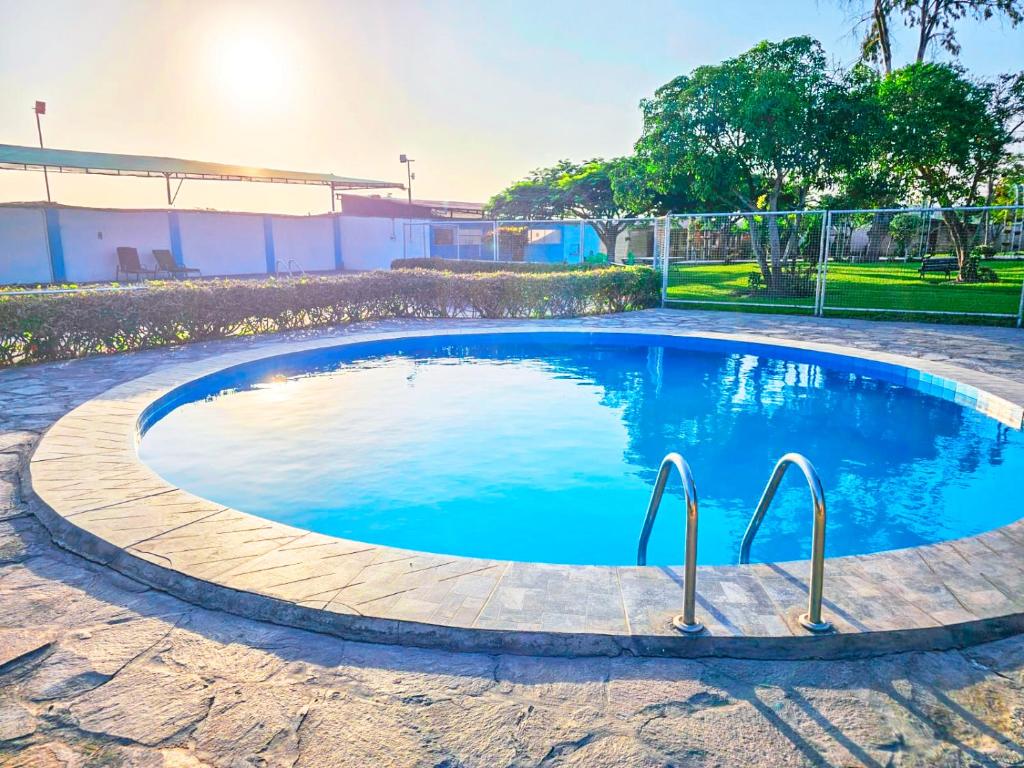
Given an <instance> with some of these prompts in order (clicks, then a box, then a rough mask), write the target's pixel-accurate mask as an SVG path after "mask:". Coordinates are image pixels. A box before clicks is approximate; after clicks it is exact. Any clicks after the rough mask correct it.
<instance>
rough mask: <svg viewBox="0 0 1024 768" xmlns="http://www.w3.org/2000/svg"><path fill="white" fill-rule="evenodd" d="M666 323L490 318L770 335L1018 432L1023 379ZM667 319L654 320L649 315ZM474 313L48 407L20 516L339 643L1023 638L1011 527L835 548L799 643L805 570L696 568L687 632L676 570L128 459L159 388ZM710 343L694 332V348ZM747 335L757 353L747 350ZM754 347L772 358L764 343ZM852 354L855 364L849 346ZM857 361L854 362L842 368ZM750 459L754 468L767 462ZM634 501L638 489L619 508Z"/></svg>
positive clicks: (150, 578) (922, 642)
mask: <svg viewBox="0 0 1024 768" xmlns="http://www.w3.org/2000/svg"><path fill="white" fill-rule="evenodd" d="M679 320H680V317H679V316H673V315H664V314H663V315H649V314H648V315H642V314H633V315H623V316H619V317H606V318H599V319H596V320H591V321H589V322H581V321H579V320H559V321H554V322H533V323H527V324H523V323H518V324H517V323H514V322H506V323H502V324H500V325H499V326H498V327H500V328H501V329H502V330H503V331H505V332H512V333H524V332H530V331H533V332H539V331H545V330H547V331H550V330H552V329H555V330H558V331H560V332H562V334H566V333H572V334H575V335H579V334H580V332H581V331H584V332H587V331H592V330H593V329H595V328H599V329H601V331H602V333H603V334H605V335H608V334H612V333H622V332H627V333H630V334H633V335H634V336H635V335H636V334H642V333H643V334H649V333H652V332H653V333H656V334H658V338H665V335H666V334H671V335H672V336H673V337H676V338H678V339H680V341H678V342H677V343H699V344H708V343H714V344H719V345H722V344H724V345H726V348H728V349H735V348H737V347H736V345H738V344H741V345H744V347H743V348H745V349H748V350H751V351H753V350H755V349H757V350H761V349H762V348H763V347H764V345H765V344H771V343H772V342H773V340H775V341H776V342H778V343H781V344H784V345H786V346H785V347H784V349H785V353H788V354H791V353H793V349H794V348H797V347H799V348H801V349H802V350H804V352H803V354H808V355H812V357H811V358H810V359H817V360H823V361H824V362H823V364H826V365H827V364H828V360H827V358H822V357H821V356H822V355H828V354H832V355H835V354H840V355H843V356H842V357H840V358H838V359H837V361H836V362H835V363H834V364H844V365H854V366H859V367H860V369H861V370H863V372H865V373H867V374H870V375H874V376H878V377H884V378H887V379H889V380H892V381H897V382H899V383H901V384H905V385H906V386H912V387H915V388H919V389H922V390H923V391H925V392H928V393H929V394H932V395H934V396H939V397H945V398H947V399H950V400H956V401H957V402H961V403H963V404H964V405H969V406H971V407H975V408H977V409H978V410H980V411H983V412H985V413H987V414H989V415H991V416H992V417H994V418H998V419H1000V420H1001V421H1003V422H1005V423H1006V424H1008V425H1011V426H1013V427H1014V428H1020V426H1021V422H1022V418H1024V415H1022V408H1021V406H1020V405H1019V404H1018V403H1024V383H1022V382H1019V381H1015V380H1013V379H1010V378H1007V377H997V376H992V375H990V374H987V373H985V372H979V371H976V370H972V369H968V368H963V367H958V366H955V365H952V364H950V363H949V362H944V361H937V360H922V359H920V358H911V357H907V356H897V355H892V354H891V353H883V352H877V351H866V350H851V349H850V348H849V347H848V346H840V345H836V344H820V343H815V342H808V341H806V340H804V339H801V338H784V339H778V338H777V337H773V336H766V335H764V334H756V333H728V334H726V333H722V332H720V331H715V332H711V331H708V330H706V329H705V330H701V333H700V336H701V337H700V338H699V339H698V340H697V341H693V340H691V341H689V342H687V341H686V338H685V337H686V336H687V335H692V329H690V328H689V327H687V326H686V325H683V324H681V323H680V322H679ZM666 321H667V322H666ZM494 327H495V326H494V324H493V323H491V324H486V323H485V324H479V323H476V322H473V321H461V322H455V323H424V324H420V326H418V327H414V328H406V329H404V330H402V331H400V332H397V333H396V332H395V331H390V332H389V331H385V330H382V329H373V328H367V327H359V328H353V329H349V330H348V332H347V333H346V334H345V335H344V338H342V339H339V338H338V337H337V336H331V335H329V334H322V335H321V336H320V337H318V338H311V339H305V340H299V341H289V340H280V341H278V342H277V343H276V344H273V345H272V346H269V347H267V346H262V347H260V348H256V349H242V350H236V351H232V352H230V353H228V354H222V355H212V356H208V357H206V358H203V359H201V360H196V361H191V362H188V363H178V364H177V365H166V366H161V367H160V368H159V369H158V370H156V371H154V372H153V373H150V374H147V375H145V376H141V377H138V378H134V379H131V380H130V381H128V382H125V383H124V384H121V385H119V386H116V387H113V388H111V389H108V390H106V391H105V392H103V393H102V394H100V395H99V396H98V397H96V398H94V399H92V400H90V401H88V402H86V403H85V404H83V405H81V406H79V407H78V408H76V409H74V410H73V411H71V412H70V413H68V414H66V415H65V416H63V417H62V418H61V419H60V420H59V421H57V423H56V424H54V425H53V426H52V427H51V428H50V430H49V431H48V432H47V434H46V436H45V438H44V439H43V440H42V441H41V442H40V444H39V446H38V447H37V449H36V451H35V453H34V455H33V457H32V460H31V464H30V476H31V485H32V489H33V491H34V492H35V494H36V495H37V496H38V497H39V498H40V499H41V500H42V502H43V504H41V505H39V507H38V508H37V510H36V513H37V515H38V516H39V517H40V519H41V520H42V522H43V523H44V525H46V527H47V528H48V529H49V531H50V533H51V534H52V535H53V536H54V539H55V540H56V541H57V542H58V543H60V544H61V545H63V546H65V547H67V548H68V549H70V550H72V551H74V552H77V553H79V554H82V555H84V556H86V557H88V558H90V559H93V560H96V561H98V562H102V563H106V564H108V565H110V566H111V567H113V568H115V569H116V570H118V571H120V572H121V573H123V574H125V575H128V576H131V577H132V578H136V579H138V580H139V581H142V582H143V583H145V584H147V585H149V586H153V587H156V588H158V589H162V590H164V591H167V592H169V593H171V594H174V595H177V596H179V597H182V598H184V599H186V600H188V601H190V602H194V603H196V604H199V605H202V606H204V607H207V608H214V609H223V610H228V611H231V612H233V613H237V614H239V615H241V616H246V617H249V618H260V619H264V620H268V621H273V622H276V623H280V624H286V625H288V626H294V627H297V628H300V629H313V630H317V631H323V632H329V633H332V634H336V635H338V636H339V637H342V638H344V639H347V640H367V641H372V642H390V643H400V644H404V645H417V646H423V647H438V648H442V649H445V650H463V651H482V652H487V653H490V652H495V653H505V652H516V653H526V654H546V655H572V656H582V655H618V654H621V653H630V654H634V655H645V656H658V657H663V656H680V657H699V656H711V655H717V656H730V657H734V658H737V657H744V658H848V657H851V656H855V655H873V654H877V653H881V652H886V651H906V650H939V649H945V648H951V647H958V646H962V645H965V644H972V643H978V642H981V641H984V640H993V639H998V638H1001V637H1005V636H1007V635H1008V634H1015V633H1017V632H1020V631H1021V630H1022V629H1024V568H1022V567H1020V563H1024V521H1019V522H1015V523H1012V524H1010V525H1007V526H1004V527H1002V528H999V529H996V530H993V531H988V532H985V533H983V534H980V535H978V536H974V537H970V538H966V539H960V540H956V541H947V542H942V543H939V544H933V545H930V546H923V547H917V548H914V549H911V550H901V551H894V552H882V553H876V554H870V555H861V556H855V557H843V558H833V559H830V560H829V561H828V566H827V569H826V570H827V573H826V584H827V589H826V602H825V614H826V616H825V618H826V620H828V621H830V622H831V623H832V625H833V627H834V629H835V631H834V632H830V633H825V634H819V635H811V634H810V633H809V632H808V631H807V630H806V629H805V628H804V627H803V626H801V624H800V622H799V617H800V615H801V614H802V613H803V612H804V611H805V610H806V605H807V593H808V585H807V581H808V578H809V572H810V566H809V563H807V562H795V563H768V564H755V565H748V566H742V567H736V566H718V567H700V568H698V570H697V580H696V583H697V594H698V598H699V601H700V621H701V622H703V624H704V627H705V630H704V631H703V632H701V633H700V634H681V633H679V632H678V631H676V630H675V629H674V628H673V627H672V625H671V623H670V620H671V618H672V616H674V615H676V614H678V613H679V611H680V607H681V601H682V595H681V591H682V590H681V585H682V584H683V580H684V577H683V573H682V569H681V568H678V567H676V568H668V567H658V568H637V567H599V566H567V565H551V564H544V563H522V562H511V563H510V562H505V561H496V560H485V559H479V558H464V557H453V556H446V555H436V554H430V553H425V552H416V551H410V550H401V549H395V548H392V547H387V546H377V545H371V544H367V543H365V542H360V541H350V540H344V539H337V538H332V537H329V536H323V535H320V534H316V533H312V532H309V531H305V530H302V529H298V528H293V527H290V526H287V525H283V524H280V523H276V522H273V521H271V520H267V519H265V518H260V517H254V516H252V515H249V514H246V513H245V511H244V510H241V511H239V510H234V509H230V508H226V507H223V506H222V505H220V504H216V503H213V502H211V501H208V500H206V499H203V498H200V497H197V496H195V495H193V494H191V493H190V492H189V491H188V489H187V488H177V487H175V486H174V485H172V484H170V483H168V482H166V481H165V480H164V479H162V478H161V477H159V476H158V475H156V474H155V473H154V472H153V471H152V470H151V469H150V468H149V467H147V466H146V465H145V464H144V463H143V462H141V461H140V460H139V458H138V455H137V450H136V436H137V431H138V425H139V423H140V422H142V421H145V420H146V418H147V417H146V414H147V413H148V412H149V411H151V410H153V409H154V408H157V409H158V410H162V409H164V408H165V407H168V406H164V405H156V406H155V405H154V403H156V404H161V403H164V402H165V401H168V400H170V401H174V399H175V398H176V397H177V396H178V395H177V394H176V388H177V387H179V386H180V385H182V384H184V383H185V382H188V381H192V380H194V379H196V378H199V377H202V376H206V375H209V374H215V373H217V372H219V371H222V370H224V369H226V368H229V367H232V366H238V365H243V364H246V363H250V362H253V361H256V360H258V359H260V358H262V357H266V356H267V355H268V354H273V355H281V354H286V353H293V352H297V351H306V350H310V349H313V348H316V347H318V346H326V345H337V344H339V343H358V342H374V341H379V340H380V339H388V338H394V337H395V336H396V335H399V336H402V337H409V336H410V335H414V334H417V333H419V334H428V335H435V334H438V333H445V334H448V335H449V336H450V337H451V338H455V337H461V338H466V336H465V334H471V333H478V332H480V331H481V330H485V331H488V332H492V331H493V328H494ZM709 339H710V340H709ZM753 345H760V346H753ZM763 351H764V353H766V354H769V355H770V354H772V353H773V352H774V353H778V352H777V350H774V349H773V348H771V347H768V348H766V349H763ZM854 352H855V353H856V355H857V357H855V358H852V357H849V356H848V355H850V354H853V353H854ZM855 370H856V368H855ZM767 469H768V467H765V470H766V471H767ZM645 501H646V499H644V498H642V499H638V500H637V514H638V520H639V514H640V511H641V509H642V506H641V505H642V504H643V503H644V502H645Z"/></svg>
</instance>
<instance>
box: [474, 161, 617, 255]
mask: <svg viewBox="0 0 1024 768" xmlns="http://www.w3.org/2000/svg"><path fill="white" fill-rule="evenodd" d="M625 162H626V161H625V160H624V159H622V158H619V159H614V160H602V159H600V158H597V159H594V160H587V161H586V162H584V163H580V164H576V163H573V162H571V161H569V160H562V161H560V162H559V163H557V164H556V165H554V166H552V167H550V168H540V169H538V170H536V171H534V172H533V173H531V174H530V176H529V177H528V178H526V179H524V180H523V181H519V182H516V183H515V184H513V185H511V186H510V187H508V188H507V189H505V190H503V191H501V192H499V193H498V194H497V195H495V196H494V197H492V198H491V199H490V201H488V203H487V206H486V209H487V211H488V215H490V216H494V217H496V218H513V219H559V218H565V217H568V216H575V217H579V218H581V219H587V220H588V221H587V223H588V224H589V225H590V227H591V228H593V230H594V231H595V232H596V233H597V236H598V237H599V238H600V240H601V243H602V244H603V245H604V247H605V252H606V253H607V254H608V259H609V261H614V259H615V245H616V241H617V240H618V237H619V235H620V234H621V233H622V232H623V231H624V230H625V229H626V227H627V226H628V222H625V221H622V219H623V217H628V216H631V215H634V214H633V212H632V209H630V208H628V207H625V206H623V205H622V204H621V203H620V202H619V201H618V199H617V198H616V196H615V193H614V190H613V188H612V179H613V176H614V175H615V173H616V170H617V168H618V167H619V166H620V165H622V164H624V163H625Z"/></svg>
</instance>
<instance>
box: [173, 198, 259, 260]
mask: <svg viewBox="0 0 1024 768" xmlns="http://www.w3.org/2000/svg"><path fill="white" fill-rule="evenodd" d="M178 226H179V228H180V231H181V259H182V262H183V263H184V264H185V265H186V266H189V267H195V268H196V269H201V270H202V272H203V274H204V275H259V274H266V273H267V272H268V271H273V262H271V265H270V267H271V268H270V270H268V269H267V243H266V233H265V231H264V217H263V216H259V215H249V214H236V213H230V214H226V213H199V212H194V211H187V212H185V211H183V212H181V213H179V214H178Z"/></svg>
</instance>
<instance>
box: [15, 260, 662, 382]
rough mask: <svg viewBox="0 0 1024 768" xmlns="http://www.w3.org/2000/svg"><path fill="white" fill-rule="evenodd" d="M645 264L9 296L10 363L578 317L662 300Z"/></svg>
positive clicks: (229, 282)
mask: <svg viewBox="0 0 1024 768" xmlns="http://www.w3.org/2000/svg"><path fill="white" fill-rule="evenodd" d="M659 297H660V281H659V279H658V276H657V274H656V273H655V272H654V271H653V270H651V269H648V268H645V267H628V268H618V269H600V270H598V269H595V270H574V271H563V272H554V273H551V272H549V273H542V274H519V275H517V274H511V273H508V272H505V273H495V274H466V275H456V274H452V273H448V272H437V271H432V270H401V271H394V272H366V273H363V274H358V275H342V276H332V277H306V278H302V279H301V280H273V279H271V280H210V281H199V282H185V281H181V282H178V281H174V282H166V283H151V284H150V286H149V287H147V288H146V289H144V290H138V291H123V292H120V291H103V292H99V291H93V292H83V293H65V294H49V295H46V294H35V295H22V296H18V295H16V294H14V293H10V294H0V365H13V364H15V363H37V362H44V361H48V360H64V359H68V358H73V357H81V356H83V355H89V354H105V353H112V352H127V351H131V350H137V349H146V348H150V347H160V346H166V345H170V344H181V343H184V342H190V341H201V340H205V339H219V338H224V337H227V336H236V335H248V334H256V333H268V332H272V331H281V330H288V329H294V328H312V327H322V326H330V325H340V324H344V323H351V322H356V321H359V320H380V319H385V318H393V317H411V318H430V317H471V316H476V317H486V318H505V317H573V316H576V315H585V314H598V313H602V312H623V311H626V310H631V309H643V308H646V307H651V306H654V305H655V304H657V302H658V300H659Z"/></svg>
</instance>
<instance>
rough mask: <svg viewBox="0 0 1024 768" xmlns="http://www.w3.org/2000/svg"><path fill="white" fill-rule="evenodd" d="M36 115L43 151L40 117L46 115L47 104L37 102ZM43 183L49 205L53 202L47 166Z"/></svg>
mask: <svg viewBox="0 0 1024 768" xmlns="http://www.w3.org/2000/svg"><path fill="white" fill-rule="evenodd" d="M35 113H36V132H37V133H38V134H39V148H40V149H43V124H42V123H41V122H40V120H39V116H40V115H45V114H46V102H45V101H37V102H36V106H35ZM43 181H44V182H45V183H46V202H48V203H49V202H51V200H50V176H49V174H48V173H47V172H46V166H45V165H44V166H43Z"/></svg>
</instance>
